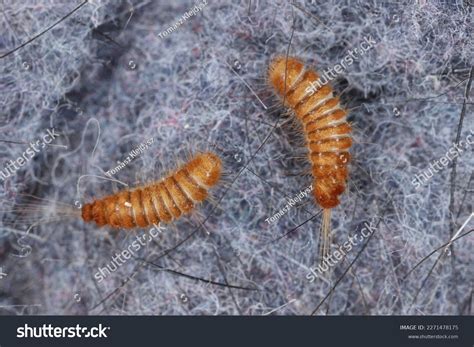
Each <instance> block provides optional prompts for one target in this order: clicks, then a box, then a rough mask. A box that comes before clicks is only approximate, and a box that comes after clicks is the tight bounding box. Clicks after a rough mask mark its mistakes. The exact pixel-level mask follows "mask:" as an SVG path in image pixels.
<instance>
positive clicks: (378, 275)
mask: <svg viewBox="0 0 474 347" xmlns="http://www.w3.org/2000/svg"><path fill="white" fill-rule="evenodd" d="M0 8H1V14H0V57H1V58H0V70H1V73H0V89H1V93H0V104H1V113H0V129H1V132H0V170H2V171H1V173H0V199H1V201H2V209H1V211H0V220H1V226H0V270H1V271H0V314H8V315H19V314H59V315H64V314H68V315H75V314H91V315H92V314H94V315H97V314H98V315H229V314H230V315H266V314H274V315H308V314H317V315H326V314H327V315H406V314H414V315H427V314H437V315H455V314H461V315H470V314H473V308H472V301H473V300H472V295H473V287H472V285H473V279H474V273H473V268H474V266H473V264H474V262H473V260H474V259H473V257H474V255H473V254H474V253H473V246H474V244H473V243H474V238H473V236H472V235H473V234H470V232H471V231H472V230H473V228H474V217H473V218H471V217H472V216H473V215H472V214H473V192H474V190H473V189H474V182H473V167H474V157H473V155H472V154H473V149H474V135H473V136H472V137H471V136H470V135H471V134H474V115H473V109H474V107H473V92H472V90H471V87H470V85H471V81H472V75H473V71H472V66H473V64H474V58H473V57H474V56H473V52H474V40H473V35H472V33H473V24H472V23H473V7H472V2H471V3H469V2H468V1H461V0H457V1H424V0H418V1H406V2H404V1H402V2H400V3H395V2H381V1H375V0H369V1H343V0H328V1H326V0H325V1H323V0H318V1H291V2H290V1H277V0H275V1H256V0H255V1H248V0H247V1H241V2H240V1H230V0H229V1H228V0H225V1H215V0H207V1H206V0H198V1H197V2H192V1H188V0H186V1H150V0H147V1H145V0H129V1H111V0H110V1H108V0H89V1H81V0H74V1H66V0H43V1H36V0H35V1H33V0H29V1H14V0H4V1H2V2H1V3H0ZM367 38H369V39H367ZM364 41H371V42H373V43H372V45H371V47H370V49H368V50H367V51H364V52H363V54H359V55H358V56H357V58H356V59H353V63H352V64H348V66H346V67H345V68H344V69H343V71H342V72H341V73H337V74H335V76H334V79H333V80H332V81H331V84H332V85H333V87H334V89H335V92H336V94H337V95H340V97H341V100H342V103H343V104H344V105H345V107H346V108H347V109H348V110H349V117H348V120H349V121H350V122H351V124H352V127H353V139H354V144H353V146H352V148H351V155H352V160H351V162H350V176H349V180H348V185H347V188H346V192H345V193H344V194H343V195H342V198H341V204H340V205H339V206H338V207H336V208H335V209H333V210H332V218H331V223H332V245H333V246H332V249H331V251H332V252H333V253H334V252H335V251H336V250H337V249H340V248H341V245H344V244H346V243H347V241H348V240H350V238H351V237H352V236H354V235H356V234H360V233H361V232H363V231H364V230H366V229H367V228H366V227H367V225H370V230H371V233H370V236H368V237H361V238H360V239H359V240H360V241H359V242H357V243H356V244H353V245H352V247H351V249H350V250H348V251H347V252H346V254H345V255H344V256H343V257H342V259H340V260H337V261H334V262H333V263H332V264H331V265H330V266H328V270H327V271H324V274H322V275H320V276H317V277H316V278H313V280H311V276H310V274H311V270H313V272H315V268H316V267H317V266H318V245H319V242H320V239H319V229H320V224H321V221H322V214H321V208H320V207H319V206H318V205H317V204H316V203H315V201H314V198H313V197H312V195H311V194H305V193H301V192H304V191H305V190H306V189H308V187H309V186H310V185H311V184H312V178H311V174H310V172H311V171H310V163H309V162H308V156H307V151H306V149H305V144H304V138H303V136H302V130H301V126H300V125H299V124H298V122H295V121H294V116H293V115H292V114H291V113H290V114H289V113H288V112H287V110H285V109H284V108H283V107H282V105H281V102H280V101H279V100H278V99H277V98H276V97H275V96H274V94H273V91H272V90H271V88H270V87H269V85H268V82H267V79H266V76H267V69H268V65H269V62H270V61H271V59H272V58H274V57H275V56H281V55H289V56H296V57H299V58H300V59H302V60H303V61H304V62H305V63H306V64H308V66H311V67H313V68H315V69H316V70H317V71H320V72H322V71H325V70H327V69H330V68H334V66H335V65H336V64H339V63H340V62H341V61H342V60H343V59H344V58H345V57H346V56H348V55H349V54H350V53H349V51H351V50H353V49H354V48H356V47H361V44H362V43H363V42H364ZM52 128H54V130H55V131H56V132H57V133H58V134H59V135H58V136H57V137H55V138H54V140H53V141H51V142H50V143H49V144H47V145H45V146H38V147H39V148H37V149H36V150H34V147H35V146H34V144H35V143H36V142H37V141H40V143H43V142H41V141H43V139H44V138H45V135H46V134H48V131H51V129H52ZM469 141H471V142H472V144H470V143H469ZM32 142H33V145H32V144H31V143H32ZM144 144H145V145H144ZM141 145H142V146H141ZM31 146H33V148H32V147H31ZM28 148H29V149H30V152H31V150H32V149H33V150H34V156H33V157H31V158H30V157H28V156H25V155H24V153H25V151H27V149H28ZM458 148H459V149H458ZM208 150H209V151H213V152H215V153H217V154H218V155H220V156H221V157H222V160H223V164H224V176H223V178H222V181H221V182H220V184H219V185H217V187H216V188H215V189H212V190H211V197H210V198H209V199H208V200H207V201H206V202H204V203H203V204H201V205H199V206H197V207H196V208H195V210H194V211H193V213H191V214H190V215H189V216H184V217H182V218H180V219H179V220H178V221H176V222H174V223H172V224H169V225H164V226H163V230H160V232H159V233H158V234H157V235H156V237H155V236H153V237H151V236H149V237H148V238H146V237H145V236H144V235H147V234H148V235H149V233H150V228H144V229H140V228H136V229H129V230H128V229H127V230H126V229H118V230H114V229H111V228H107V227H103V228H99V227H97V226H96V225H95V224H94V223H84V222H83V221H82V220H81V219H80V218H78V217H80V215H79V211H80V210H79V209H78V207H81V206H82V205H84V204H85V203H88V202H91V201H93V200H94V199H98V198H101V197H103V196H105V195H108V194H113V193H115V192H119V191H120V190H123V189H128V188H133V187H135V186H140V185H146V184H148V183H150V182H153V181H156V180H158V179H160V178H161V177H164V176H165V175H167V174H168V173H170V172H172V171H173V170H175V169H176V168H177V167H178V166H179V165H180V164H182V163H185V162H186V161H187V160H189V158H191V157H192V156H193V155H194V154H196V153H198V152H202V151H208ZM447 153H456V155H451V156H448V155H447ZM25 157H27V158H28V159H26V158H25ZM127 157H128V158H129V159H130V157H132V159H131V160H127ZM17 158H24V159H25V160H23V161H20V162H18V160H17ZM443 159H444V160H443ZM11 161H16V162H17V163H18V168H17V169H16V168H12V165H9V163H11ZM125 162H126V164H124V163H125ZM7 166H9V167H10V170H9V171H8V169H7ZM115 168H118V169H117V170H114V169H115ZM111 170H112V171H111ZM111 172H113V173H111ZM2 175H3V176H2ZM286 206H289V207H288V208H285V207H286ZM283 210H284V212H281V211H283ZM160 227H161V226H160ZM138 238H140V239H141V240H145V239H146V240H147V241H146V242H143V243H140V247H135V252H134V254H133V256H132V257H130V258H129V259H125V260H124V261H123V262H121V264H119V265H117V261H116V260H114V259H117V254H118V253H121V252H123V250H126V249H129V247H130V245H131V244H133V242H134V241H136V240H138ZM450 241H452V243H451V244H449V242H450ZM135 245H136V243H135ZM137 248H138V249H137ZM425 257H427V258H425ZM422 260H423V262H421V263H420V261H422ZM113 264H115V265H114V266H112V265H113ZM326 265H327V264H326ZM112 267H114V268H113V269H111V268H112ZM105 268H107V270H105ZM101 269H102V270H101ZM101 271H102V275H99V274H101ZM104 273H107V274H106V275H104Z"/></svg>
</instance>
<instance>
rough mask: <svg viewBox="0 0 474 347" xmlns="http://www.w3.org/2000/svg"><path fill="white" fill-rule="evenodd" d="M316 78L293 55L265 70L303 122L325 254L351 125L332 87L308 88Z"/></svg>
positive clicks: (347, 157) (344, 175)
mask: <svg viewBox="0 0 474 347" xmlns="http://www.w3.org/2000/svg"><path fill="white" fill-rule="evenodd" d="M318 79H319V75H318V73H317V72H315V71H314V70H312V69H307V68H305V66H304V63H303V62H302V61H301V60H299V59H298V58H294V57H288V58H287V57H283V56H280V57H277V58H275V59H274V60H273V61H272V62H271V63H270V67H269V71H268V80H269V83H270V85H271V86H272V87H273V89H274V90H275V91H276V93H277V95H278V96H279V98H280V99H281V100H282V101H283V104H284V106H286V107H288V108H289V109H290V110H291V111H292V112H293V113H294V114H295V116H296V118H298V119H299V120H300V122H301V123H302V125H303V132H304V136H305V140H306V144H307V147H308V150H309V160H310V163H311V165H312V174H313V178H314V181H315V183H314V184H313V186H314V187H315V189H314V191H313V194H314V197H315V199H316V201H317V203H318V204H319V205H320V206H321V207H322V208H323V221H322V223H321V232H322V238H323V242H322V244H321V246H320V247H321V250H322V251H321V253H322V254H321V255H322V256H324V255H325V254H327V252H328V250H329V245H330V241H329V235H330V224H331V222H330V219H331V209H332V208H334V207H336V206H337V205H339V203H340V200H339V195H341V194H342V193H343V192H344V191H345V189H346V181H347V177H348V168H347V166H348V162H349V160H350V158H351V156H350V154H349V152H348V150H349V148H350V147H351V145H352V138H351V130H352V128H351V126H350V124H349V123H348V122H347V121H346V115H347V112H346V110H344V109H343V108H341V105H340V103H339V98H338V97H334V93H333V90H332V87H331V86H329V85H324V86H321V83H319V86H320V88H319V89H316V90H315V89H314V87H313V88H311V86H314V84H315V83H316V82H317V81H318ZM321 259H322V258H321Z"/></svg>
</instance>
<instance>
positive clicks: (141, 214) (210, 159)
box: [82, 152, 222, 228]
mask: <svg viewBox="0 0 474 347" xmlns="http://www.w3.org/2000/svg"><path fill="white" fill-rule="evenodd" d="M221 171H222V163H221V160H220V159H219V157H218V156H217V155H215V154H213V153H210V152H207V153H202V154H198V155H196V156H195V157H194V158H193V159H191V160H190V161H189V162H188V163H187V164H185V165H183V166H182V167H180V168H179V169H177V170H176V171H175V172H174V173H172V174H171V175H169V176H168V177H166V178H164V179H162V180H161V181H158V182H156V183H152V184H150V185H147V186H144V187H139V188H136V189H133V190H125V191H122V192H119V193H117V194H113V195H109V196H106V197H104V198H102V199H99V200H95V201H93V202H92V203H90V204H86V205H85V206H84V207H83V208H82V218H83V220H84V221H86V222H89V221H92V220H93V221H95V222H96V223H97V225H98V226H104V225H109V226H111V227H115V228H135V227H146V226H148V225H151V224H158V223H160V222H163V223H170V222H172V221H173V220H176V219H177V218H179V217H180V216H181V215H183V214H186V213H189V212H190V211H191V210H192V209H193V208H194V206H195V205H196V204H197V203H199V202H202V201H203V200H204V199H206V197H207V195H208V190H209V189H210V188H211V187H212V186H214V185H215V184H216V183H217V182H218V181H219V179H220V176H221Z"/></svg>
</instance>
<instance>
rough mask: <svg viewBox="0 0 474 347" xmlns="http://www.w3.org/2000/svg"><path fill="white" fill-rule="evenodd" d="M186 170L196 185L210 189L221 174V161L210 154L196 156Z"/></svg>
mask: <svg viewBox="0 0 474 347" xmlns="http://www.w3.org/2000/svg"><path fill="white" fill-rule="evenodd" d="M186 169H187V170H188V172H189V173H190V175H191V176H192V177H193V178H194V179H195V180H197V181H199V182H198V183H200V184H202V185H204V186H206V187H211V186H213V185H215V184H216V183H217V182H218V181H219V179H220V177H221V173H222V161H221V159H220V158H219V157H218V156H217V155H216V154H214V153H212V152H205V153H201V154H198V155H197V156H196V157H194V159H193V160H191V161H190V162H189V163H188V164H187V166H186Z"/></svg>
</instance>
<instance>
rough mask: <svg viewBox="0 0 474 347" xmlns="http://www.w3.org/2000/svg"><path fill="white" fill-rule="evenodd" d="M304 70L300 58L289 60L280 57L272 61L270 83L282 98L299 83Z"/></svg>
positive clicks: (269, 70)
mask: <svg viewBox="0 0 474 347" xmlns="http://www.w3.org/2000/svg"><path fill="white" fill-rule="evenodd" d="M303 70H304V64H303V62H302V61H301V60H299V59H298V58H294V57H288V59H287V58H286V56H278V57H276V58H275V59H273V60H272V62H271V63H270V66H269V68H268V82H269V84H270V85H271V86H272V87H273V88H275V90H276V92H277V93H278V94H279V95H280V96H282V95H284V94H285V91H286V92H288V91H289V90H290V89H291V87H293V85H294V84H295V83H296V82H297V81H298V78H299V77H300V75H301V73H302V72H303ZM285 80H286V88H285Z"/></svg>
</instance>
